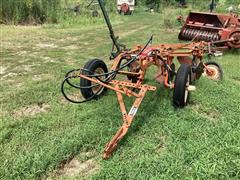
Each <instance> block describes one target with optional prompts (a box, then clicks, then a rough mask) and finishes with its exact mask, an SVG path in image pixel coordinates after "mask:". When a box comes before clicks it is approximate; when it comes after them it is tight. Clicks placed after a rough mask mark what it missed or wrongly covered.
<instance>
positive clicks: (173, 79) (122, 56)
mask: <svg viewBox="0 0 240 180" xmlns="http://www.w3.org/2000/svg"><path fill="white" fill-rule="evenodd" d="M99 4H100V7H101V9H102V11H103V14H104V17H105V20H106V23H107V25H108V28H109V32H110V37H111V39H112V41H113V47H116V50H117V51H116V52H115V51H114V49H113V51H112V53H111V59H113V64H112V67H111V70H110V71H108V68H107V65H106V64H105V62H104V61H102V60H100V59H92V60H89V61H88V62H87V63H86V64H85V66H84V67H83V68H81V69H74V70H71V71H69V72H68V73H67V74H66V75H65V78H64V80H63V82H62V85H61V91H62V94H63V96H64V97H65V98H66V99H67V100H68V101H70V102H72V103H78V104H79V103H84V102H88V101H91V100H94V99H95V100H96V99H99V98H100V97H102V96H103V95H104V94H105V92H106V90H107V89H110V90H113V91H115V92H116V96H117V99H118V102H119V106H120V110H121V113H122V119H123V125H122V126H121V127H120V129H119V130H118V131H117V133H116V134H115V136H114V137H113V138H112V140H111V141H110V142H109V143H107V145H106V147H105V150H104V154H103V158H104V159H108V158H109V157H110V155H111V154H112V153H113V151H114V150H115V149H116V148H117V145H118V143H119V141H121V139H123V138H124V136H125V135H126V134H127V132H128V130H129V128H130V126H131V124H132V122H133V119H134V117H135V115H136V113H137V111H138V110H139V107H140V105H141V103H142V101H143V99H144V97H145V96H146V93H147V92H148V91H156V90H157V87H154V86H150V85H147V84H145V75H146V72H147V70H148V69H149V67H151V66H156V67H157V72H156V74H155V75H154V77H153V78H154V80H156V81H157V82H158V83H159V84H162V85H163V86H164V87H165V88H167V89H172V90H173V99H172V102H173V105H174V106H175V107H177V108H182V107H184V106H186V105H187V103H188V101H189V94H190V92H191V91H194V90H195V89H196V88H195V86H194V85H193V84H192V83H193V82H194V81H195V80H197V79H199V78H200V77H201V76H202V75H205V76H207V77H209V78H210V79H213V80H221V79H222V70H221V67H220V66H219V65H218V64H217V63H215V62H211V61H208V62H204V61H203V59H204V55H206V54H208V53H210V52H209V50H210V49H211V47H210V43H206V42H204V41H201V42H190V43H187V44H157V45H152V40H153V36H151V38H150V39H149V40H148V42H147V43H146V45H144V46H143V45H142V46H140V45H139V46H137V47H135V48H133V49H132V50H131V49H126V48H125V46H123V45H121V44H119V43H118V42H117V38H116V37H115V35H114V33H113V30H112V26H111V24H110V21H109V18H108V16H107V13H106V10H105V8H104V6H103V4H102V0H99ZM176 61H178V62H179V64H180V67H179V68H178V70H176ZM122 76H123V77H124V78H122ZM122 79H123V80H122ZM79 82H80V83H79ZM67 86H68V88H67ZM69 87H70V88H69ZM72 89H76V90H77V92H78V93H79V92H81V93H80V94H81V96H80V98H79V99H76V98H75V96H73V95H69V93H72V91H71V90H72ZM67 90H70V92H67ZM124 97H134V98H135V101H134V103H133V105H132V107H131V109H130V110H129V111H127V109H126V106H125V103H124Z"/></svg>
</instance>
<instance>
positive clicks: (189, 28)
mask: <svg viewBox="0 0 240 180" xmlns="http://www.w3.org/2000/svg"><path fill="white" fill-rule="evenodd" d="M179 39H180V40H192V39H195V40H198V41H206V42H215V44H216V45H217V47H220V49H221V48H223V49H224V48H240V17H238V16H237V15H235V14H229V15H225V14H217V13H202V12H190V13H189V15H188V17H187V19H186V21H185V23H184V25H183V27H182V29H181V32H180V34H179Z"/></svg>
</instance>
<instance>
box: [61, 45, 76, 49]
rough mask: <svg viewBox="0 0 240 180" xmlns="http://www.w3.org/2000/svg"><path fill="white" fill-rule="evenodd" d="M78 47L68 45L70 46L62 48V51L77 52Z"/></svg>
mask: <svg viewBox="0 0 240 180" xmlns="http://www.w3.org/2000/svg"><path fill="white" fill-rule="evenodd" d="M78 48H79V47H78V46H76V45H70V46H65V47H62V49H64V50H77V49H78Z"/></svg>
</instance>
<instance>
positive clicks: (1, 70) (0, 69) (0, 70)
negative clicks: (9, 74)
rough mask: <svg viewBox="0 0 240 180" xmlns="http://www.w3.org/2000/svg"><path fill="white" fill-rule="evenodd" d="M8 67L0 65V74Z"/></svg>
mask: <svg viewBox="0 0 240 180" xmlns="http://www.w3.org/2000/svg"><path fill="white" fill-rule="evenodd" d="M7 68H8V67H5V66H0V75H3V74H5V73H6V70H7Z"/></svg>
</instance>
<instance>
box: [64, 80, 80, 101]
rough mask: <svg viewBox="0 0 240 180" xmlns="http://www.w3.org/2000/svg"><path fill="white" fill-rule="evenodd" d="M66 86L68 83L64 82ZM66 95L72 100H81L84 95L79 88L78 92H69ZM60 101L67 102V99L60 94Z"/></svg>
mask: <svg viewBox="0 0 240 180" xmlns="http://www.w3.org/2000/svg"><path fill="white" fill-rule="evenodd" d="M66 86H68V85H67V84H66ZM67 97H68V98H70V99H71V100H74V101H83V100H84V97H83V96H82V94H81V92H80V90H79V92H74V93H69V94H68V93H67ZM60 103H61V104H68V103H69V101H68V100H67V99H66V98H65V97H63V96H61V100H60Z"/></svg>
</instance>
